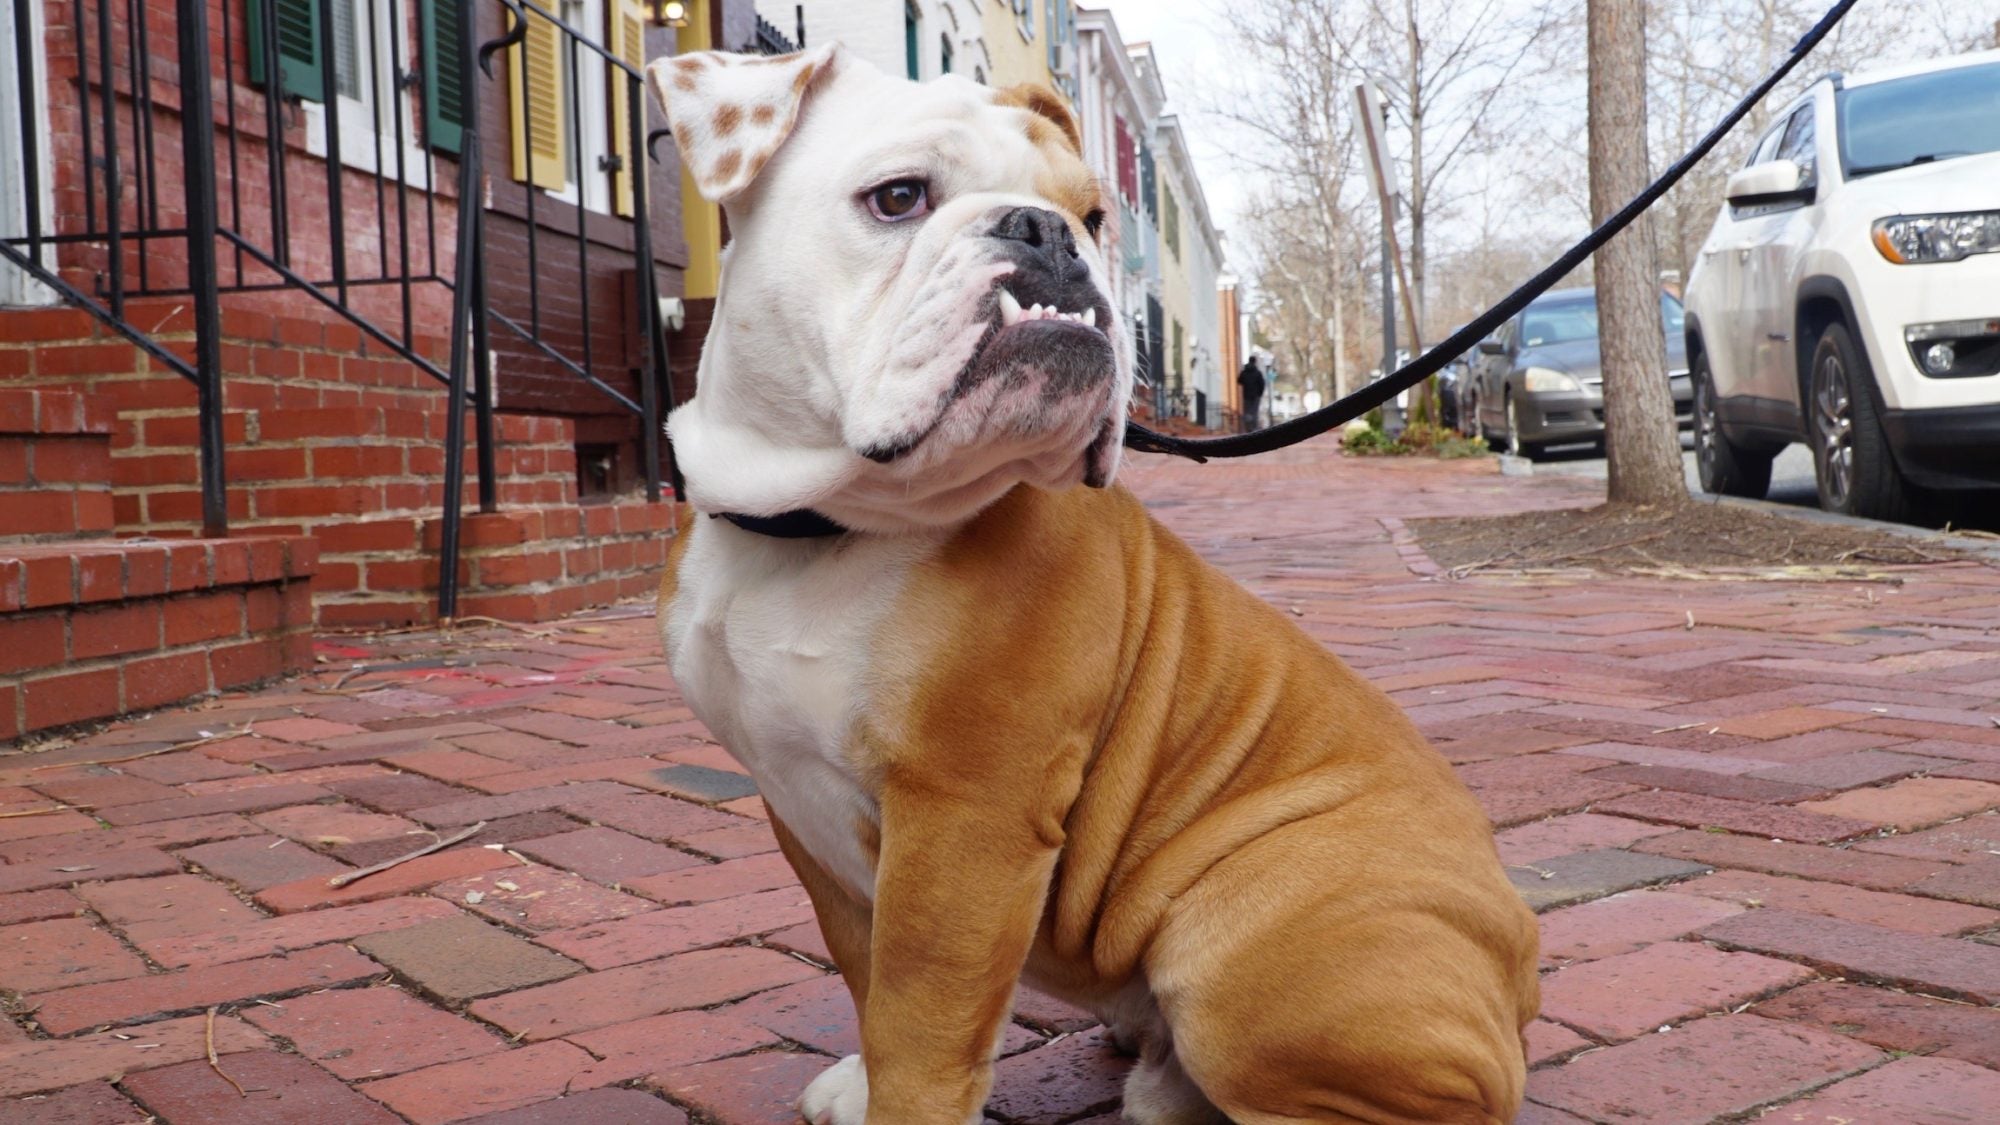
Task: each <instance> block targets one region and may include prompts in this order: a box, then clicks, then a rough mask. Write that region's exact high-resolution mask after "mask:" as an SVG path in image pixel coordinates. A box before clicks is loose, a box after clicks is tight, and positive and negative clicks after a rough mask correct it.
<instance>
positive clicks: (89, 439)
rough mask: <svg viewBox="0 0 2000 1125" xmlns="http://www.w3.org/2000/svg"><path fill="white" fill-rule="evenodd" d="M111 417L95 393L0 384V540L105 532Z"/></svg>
mask: <svg viewBox="0 0 2000 1125" xmlns="http://www.w3.org/2000/svg"><path fill="white" fill-rule="evenodd" d="M114 420H115V419H114V415H113V413H112V411H111V409H110V407H109V405H108V404H107V403H106V402H105V401H104V400H102V399H99V398H97V397H95V396H91V395H83V394H77V393H74V392H70V391H54V390H41V391H31V390H0V541H4V540H7V539H16V538H47V537H52V536H66V537H72V538H74V537H78V536H97V535H109V534H110V533H111V527H112V522H111V485H110V476H111V431H112V426H113V423H114Z"/></svg>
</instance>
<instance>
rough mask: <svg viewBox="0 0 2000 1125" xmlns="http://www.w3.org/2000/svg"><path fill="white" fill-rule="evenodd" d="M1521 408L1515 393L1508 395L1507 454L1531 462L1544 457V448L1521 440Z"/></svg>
mask: <svg viewBox="0 0 2000 1125" xmlns="http://www.w3.org/2000/svg"><path fill="white" fill-rule="evenodd" d="M1520 412H1521V408H1520V406H1519V405H1518V404H1516V403H1515V401H1514V394H1513V392H1511V391H1509V392H1508V394H1507V452H1509V453H1511V454H1513V455H1514V456H1516V457H1525V458H1527V459H1528V460H1530V461H1533V460H1535V459H1536V458H1538V457H1540V456H1541V455H1542V447H1541V446H1539V445H1537V444H1535V443H1534V442H1527V441H1522V440H1521V413H1520Z"/></svg>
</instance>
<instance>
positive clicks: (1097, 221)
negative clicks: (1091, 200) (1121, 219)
mask: <svg viewBox="0 0 2000 1125" xmlns="http://www.w3.org/2000/svg"><path fill="white" fill-rule="evenodd" d="M1083 229H1085V230H1087V231H1089V232H1090V237H1092V238H1096V237H1097V232H1098V231H1101V230H1103V229H1104V209H1103V208H1101V207H1098V208H1093V209H1092V210H1091V212H1090V214H1088V215H1085V216H1084V217H1083Z"/></svg>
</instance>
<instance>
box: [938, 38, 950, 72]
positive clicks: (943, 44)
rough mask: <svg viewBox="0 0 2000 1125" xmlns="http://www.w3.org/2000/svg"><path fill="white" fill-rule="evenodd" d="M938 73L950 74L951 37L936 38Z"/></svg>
mask: <svg viewBox="0 0 2000 1125" xmlns="http://www.w3.org/2000/svg"><path fill="white" fill-rule="evenodd" d="M938 73H939V74H950V73H951V36H949V35H940V36H938Z"/></svg>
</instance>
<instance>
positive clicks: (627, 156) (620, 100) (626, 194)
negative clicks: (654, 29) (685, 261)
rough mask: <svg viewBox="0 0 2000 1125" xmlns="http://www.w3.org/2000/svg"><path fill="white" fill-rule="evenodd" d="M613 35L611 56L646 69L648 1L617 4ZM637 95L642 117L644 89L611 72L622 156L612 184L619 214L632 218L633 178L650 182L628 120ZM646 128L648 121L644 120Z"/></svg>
mask: <svg viewBox="0 0 2000 1125" xmlns="http://www.w3.org/2000/svg"><path fill="white" fill-rule="evenodd" d="M610 22H611V27H610V35H609V37H608V41H609V43H610V45H611V53H612V54H614V55H616V56H618V57H619V58H620V59H623V60H624V61H625V64H626V65H627V66H630V67H631V68H632V69H633V70H637V71H644V70H645V68H646V6H645V3H644V0H614V2H613V3H612V4H611V5H610ZM635 90H636V91H637V92H638V94H639V95H640V96H639V100H638V102H637V103H636V105H637V109H638V110H639V112H640V113H642V114H643V113H644V112H645V109H646V101H645V97H644V93H645V90H644V88H643V87H642V86H635V85H634V84H633V83H632V80H631V78H630V77H629V76H628V75H627V74H626V73H625V72H624V71H622V70H619V69H618V68H617V67H612V68H611V151H612V152H614V153H616V154H617V155H618V172H617V174H616V175H614V176H613V177H612V180H611V195H612V200H613V202H614V203H615V204H616V206H617V208H618V213H619V214H620V215H623V216H625V217H626V218H630V217H631V216H632V184H633V179H632V177H633V176H634V175H635V174H636V175H637V176H638V177H639V179H638V182H639V183H641V184H644V183H645V182H646V180H645V176H646V154H645V153H644V152H633V151H632V122H631V118H630V117H629V116H628V115H629V114H630V113H631V112H632V110H633V108H634V102H633V95H634V91H635ZM640 124H641V125H642V126H643V125H644V124H645V121H644V119H643V118H641V120H640Z"/></svg>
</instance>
